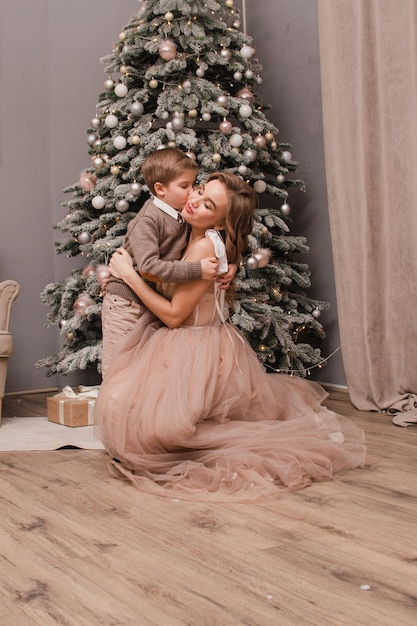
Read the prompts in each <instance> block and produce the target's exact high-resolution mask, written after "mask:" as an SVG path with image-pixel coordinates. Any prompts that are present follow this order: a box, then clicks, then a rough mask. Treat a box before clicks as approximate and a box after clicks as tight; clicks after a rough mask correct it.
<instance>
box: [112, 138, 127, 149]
mask: <svg viewBox="0 0 417 626" xmlns="http://www.w3.org/2000/svg"><path fill="white" fill-rule="evenodd" d="M126 143H127V141H126V139H125V137H123V136H122V135H116V137H114V139H113V145H114V147H115V148H117V150H123V149H124V148H126Z"/></svg>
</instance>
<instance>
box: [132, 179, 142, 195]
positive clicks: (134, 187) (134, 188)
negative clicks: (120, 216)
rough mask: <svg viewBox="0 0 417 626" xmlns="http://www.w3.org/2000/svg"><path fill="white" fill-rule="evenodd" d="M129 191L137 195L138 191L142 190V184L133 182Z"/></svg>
mask: <svg viewBox="0 0 417 626" xmlns="http://www.w3.org/2000/svg"><path fill="white" fill-rule="evenodd" d="M130 191H131V192H132V193H133V195H134V196H138V195H139V194H140V192H141V191H142V185H140V184H139V183H137V182H134V183H132V184H131V185H130Z"/></svg>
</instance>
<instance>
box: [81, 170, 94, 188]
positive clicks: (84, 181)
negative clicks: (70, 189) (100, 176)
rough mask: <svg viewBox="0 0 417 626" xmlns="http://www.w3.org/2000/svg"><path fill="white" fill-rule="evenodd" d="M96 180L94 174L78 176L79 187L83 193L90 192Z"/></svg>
mask: <svg viewBox="0 0 417 626" xmlns="http://www.w3.org/2000/svg"><path fill="white" fill-rule="evenodd" d="M96 182H97V179H96V177H95V176H94V174H90V173H89V172H81V174H80V187H81V189H82V190H83V191H91V190H92V189H94V187H95V185H96Z"/></svg>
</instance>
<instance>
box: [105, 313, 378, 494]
mask: <svg viewBox="0 0 417 626" xmlns="http://www.w3.org/2000/svg"><path fill="white" fill-rule="evenodd" d="M149 320H150V318H149V319H144V320H142V323H139V325H138V327H137V328H136V329H135V330H134V331H133V332H132V333H131V334H130V335H129V336H128V338H127V339H126V341H125V343H124V344H123V346H121V349H120V351H119V354H118V356H116V358H115V359H114V363H113V366H112V367H111V369H110V370H109V372H108V374H107V375H106V378H105V381H104V382H103V383H102V386H101V388H100V392H99V396H98V399H97V401H96V407H95V434H96V436H97V437H98V438H99V439H101V440H102V442H103V444H104V446H105V448H106V450H107V451H108V453H109V455H110V456H111V458H112V460H111V462H110V467H111V471H112V473H113V474H114V475H116V476H119V477H120V478H125V479H128V480H130V481H131V482H132V483H133V484H134V485H135V486H136V487H138V488H139V489H142V490H144V491H147V492H150V493H154V494H157V495H162V496H169V497H172V498H181V499H195V500H214V501H227V500H229V501H230V500H232V501H238V500H251V499H254V498H258V497H260V496H274V495H277V494H279V493H280V492H281V491H283V490H295V489H301V488H303V487H306V486H307V485H309V484H311V482H312V481H322V480H327V479H332V478H334V477H335V476H337V475H338V474H340V473H342V472H345V471H347V470H351V469H353V468H355V467H360V466H363V464H364V461H365V452H366V448H365V445H364V434H363V432H362V431H361V430H360V429H359V428H357V427H356V426H355V425H354V424H353V423H352V422H351V421H350V420H349V419H347V418H345V417H343V416H340V415H337V414H335V413H333V412H331V411H329V410H328V409H326V408H325V407H323V406H322V405H321V403H322V401H323V400H324V398H325V397H326V395H327V394H326V392H325V391H324V390H323V389H322V388H321V387H320V386H319V385H317V384H315V383H312V382H309V381H306V380H305V379H301V378H298V377H290V376H287V375H283V374H267V373H265V371H264V370H263V368H262V366H261V365H260V364H259V362H258V360H257V357H256V355H255V354H254V352H253V351H252V349H251V348H250V346H249V344H248V343H247V342H246V340H245V339H244V338H243V337H242V336H241V335H240V334H239V333H238V332H237V331H236V330H235V329H234V327H232V326H230V325H228V324H218V325H214V326H204V327H180V328H177V329H174V330H170V329H168V328H166V327H164V326H161V324H160V323H159V322H157V321H154V322H153V323H149Z"/></svg>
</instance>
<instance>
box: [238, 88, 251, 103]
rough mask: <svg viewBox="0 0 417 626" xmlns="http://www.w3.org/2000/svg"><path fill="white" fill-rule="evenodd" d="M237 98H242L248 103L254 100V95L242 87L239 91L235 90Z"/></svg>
mask: <svg viewBox="0 0 417 626" xmlns="http://www.w3.org/2000/svg"><path fill="white" fill-rule="evenodd" d="M237 95H238V97H239V98H244V99H245V100H247V101H248V102H249V103H252V102H253V101H254V100H255V96H254V95H253V93H252V92H251V90H250V89H248V88H247V87H243V89H241V90H240V91H238V92H237Z"/></svg>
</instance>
